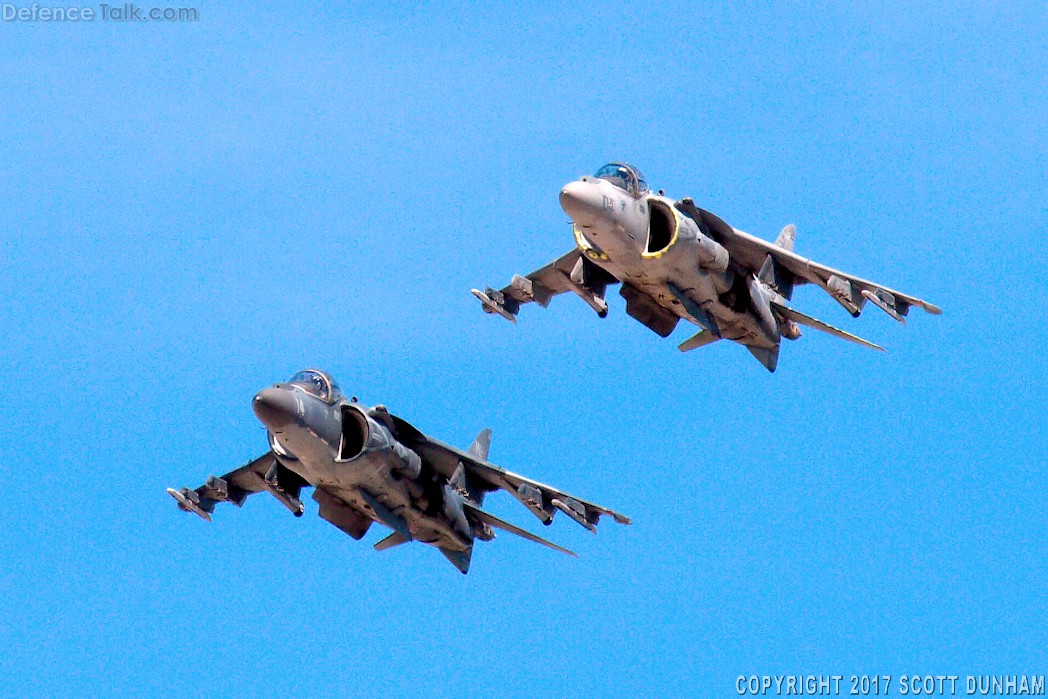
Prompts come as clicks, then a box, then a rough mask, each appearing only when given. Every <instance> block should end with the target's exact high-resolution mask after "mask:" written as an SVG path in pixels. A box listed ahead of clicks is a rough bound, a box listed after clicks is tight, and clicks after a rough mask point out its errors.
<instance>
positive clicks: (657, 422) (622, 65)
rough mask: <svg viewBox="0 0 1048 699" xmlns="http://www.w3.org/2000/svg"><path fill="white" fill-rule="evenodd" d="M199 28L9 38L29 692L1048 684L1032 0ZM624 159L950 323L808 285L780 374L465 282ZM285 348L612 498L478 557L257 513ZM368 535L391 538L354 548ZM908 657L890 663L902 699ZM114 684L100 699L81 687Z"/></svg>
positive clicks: (18, 559)
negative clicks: (1021, 676)
mask: <svg viewBox="0 0 1048 699" xmlns="http://www.w3.org/2000/svg"><path fill="white" fill-rule="evenodd" d="M1000 5H1003V6H1001V7H997V6H994V4H990V3H973V4H969V5H963V6H958V5H956V4H952V3H942V4H932V3H917V4H913V3H896V2H892V3H888V4H887V5H877V6H876V7H874V6H870V7H868V8H861V7H859V8H851V7H848V8H842V7H840V6H835V5H819V4H815V5H811V6H809V7H807V8H805V9H804V10H803V11H799V10H793V9H785V8H783V7H782V6H780V5H776V4H766V3H745V4H743V5H741V6H740V7H737V8H734V9H729V8H725V7H712V6H710V7H696V6H692V5H690V4H680V5H673V4H666V3H658V4H643V3H642V4H636V3H625V4H616V3H607V2H604V3H583V4H581V5H576V6H574V7H572V8H571V9H565V8H563V7H561V6H560V5H557V4H550V5H545V4H541V3H527V4H524V5H522V6H517V7H511V8H499V9H494V8H493V7H489V6H488V4H479V3H478V4H477V5H471V4H453V5H451V4H449V5H441V4H433V3H413V4H411V5H410V6H407V7H401V8H399V9H394V8H387V7H383V6H381V5H380V4H376V3H354V4H353V7H351V8H349V9H341V10H318V9H316V8H311V7H308V6H305V5H299V4H290V5H282V6H280V7H278V8H274V9H258V8H250V9H249V8H247V7H241V8H228V7H220V6H217V5H215V4H212V3H207V4H203V5H198V6H197V7H198V8H199V10H200V15H201V17H200V21H199V22H197V23H192V24H178V25H166V24H162V25H156V24H153V25H148V24H144V25H127V24H115V23H112V22H99V21H96V22H94V23H92V24H81V25H72V24H64V25H63V24H44V23H36V24H25V23H2V24H0V65H3V66H4V75H3V79H2V81H0V130H2V133H3V137H2V138H0V201H2V202H3V211H4V213H3V215H2V216H0V327H2V328H3V329H4V334H3V339H2V340H0V384H2V385H3V386H4V387H5V394H6V400H3V401H0V424H2V425H3V426H4V428H3V435H4V438H3V439H2V440H0V466H2V469H3V473H4V474H5V476H6V477H5V479H4V480H5V490H4V493H3V505H2V507H0V523H2V525H3V530H4V536H3V537H2V541H0V595H2V599H3V600H4V602H3V606H2V613H0V673H2V675H3V676H4V678H5V685H4V689H3V693H8V692H10V693H11V694H29V695H63V694H65V695H68V694H88V693H91V694H94V693H97V692H99V691H102V693H104V694H108V695H136V696H141V695H170V694H171V693H172V692H177V693H179V694H184V695H205V694H207V695H233V694H244V693H247V694H254V695H271V696H285V695H288V694H291V695H299V696H308V695H318V696H375V695H380V694H385V695H390V696H470V695H473V696H492V695H498V696H507V697H510V696H521V697H525V696H528V697H530V696H536V695H538V694H549V695H552V696H567V695H572V694H577V693H579V692H582V691H584V692H585V693H587V694H594V695H595V694H604V695H608V694H610V695H613V696H629V695H641V694H643V695H651V694H655V695H681V694H684V695H719V696H726V695H730V694H733V693H734V688H735V678H736V677H737V676H738V675H740V674H751V673H757V674H764V673H784V672H791V673H835V674H845V675H847V674H850V673H856V672H870V673H882V674H891V675H893V676H895V677H896V678H898V676H899V675H900V674H902V673H920V674H925V673H932V674H961V675H962V676H963V675H964V674H977V673H994V672H997V673H1002V672H1008V673H1044V672H1045V671H1046V670H1048V651H1046V649H1048V622H1046V620H1048V603H1046V599H1048V598H1046V595H1045V590H1046V587H1048V570H1046V564H1045V561H1046V559H1048V543H1046V542H1048V525H1046V517H1045V508H1044V504H1045V495H1046V493H1048V478H1046V476H1045V465H1046V462H1048V436H1046V428H1045V419H1046V413H1045V408H1044V396H1045V392H1046V390H1048V385H1046V384H1048V382H1046V375H1048V366H1046V361H1045V358H1044V348H1045V347H1046V346H1048V330H1046V325H1048V324H1046V321H1048V313H1046V311H1045V308H1046V305H1045V304H1046V301H1048V282H1046V279H1048V275H1046V274H1045V261H1046V258H1045V254H1044V244H1045V231H1046V227H1048V207H1046V201H1048V197H1046V195H1048V187H1046V184H1048V178H1046V155H1048V153H1046V145H1045V144H1046V120H1045V116H1044V115H1045V113H1046V111H1048V89H1046V88H1048V80H1046V77H1045V76H1046V74H1048V71H1046V69H1048V66H1046V61H1045V44H1046V37H1048V31H1046V29H1048V22H1046V15H1045V11H1044V8H1043V6H1041V5H1040V4H1038V3H1002V4H1000ZM613 159H628V160H631V161H633V162H635V163H636V164H637V165H639V166H640V167H641V169H643V170H644V171H645V173H646V174H647V176H648V179H649V182H651V183H652V184H653V185H654V186H655V187H662V188H665V189H666V192H667V193H668V194H670V195H673V196H677V197H683V196H692V197H694V198H695V200H696V201H697V202H698V203H699V204H700V205H702V206H704V207H705V208H708V209H710V210H712V211H714V212H716V213H717V214H718V215H720V216H721V217H723V218H725V219H726V220H727V221H729V222H730V223H732V224H733V225H735V226H736V227H738V228H742V229H744V230H747V231H749V232H751V233H754V234H757V235H760V236H762V237H765V238H773V237H774V236H775V235H776V234H777V233H778V231H779V229H780V228H781V227H782V226H783V225H784V224H786V223H795V224H796V225H797V230H798V234H797V250H798V251H799V252H801V253H802V254H805V255H807V256H810V257H814V258H816V259H818V260H820V261H823V262H826V263H828V264H831V265H834V266H837V267H839V268H842V269H846V270H848V271H851V272H854V273H856V274H859V275H861V276H864V277H866V278H870V279H875V280H878V281H881V282H883V283H885V284H888V285H890V286H893V287H895V288H899V289H902V290H906V291H909V292H911V293H914V294H916V295H918V296H921V297H923V298H926V299H928V300H930V301H932V302H935V303H938V304H939V305H941V306H942V307H943V309H944V314H943V315H942V316H941V317H938V318H936V317H932V316H928V315H925V314H923V313H921V312H920V311H914V312H913V313H912V314H911V316H910V319H909V322H908V324H907V325H906V326H905V327H902V326H899V325H897V324H896V323H895V322H894V321H892V320H891V319H890V318H888V317H887V316H886V315H884V314H882V313H880V312H879V311H877V309H875V308H872V307H870V309H869V310H868V311H867V312H866V313H864V315H863V317H862V318H860V319H858V320H853V319H851V318H850V317H849V316H848V315H847V314H846V313H845V312H844V311H843V309H841V308H840V307H838V306H837V305H836V304H835V303H834V302H833V301H832V300H831V299H829V298H828V297H827V296H826V295H825V294H822V293H821V292H820V291H818V290H817V289H812V288H808V287H805V288H803V289H801V290H799V291H798V293H797V294H796V295H795V298H794V301H795V305H796V306H797V307H798V308H800V309H801V310H804V311H805V312H809V313H811V314H812V315H815V316H817V317H819V318H823V319H825V320H826V321H828V322H831V323H834V324H836V325H839V326H841V327H844V328H845V329H847V330H849V331H852V332H856V333H858V334H860V335H862V336H864V337H868V338H870V339H871V340H873V341H875V342H878V343H880V344H884V345H885V346H887V347H888V350H889V352H888V353H887V354H879V353H875V352H869V351H867V350H863V349H862V348H859V347H856V346H853V345H849V344H847V343H842V342H840V341H838V340H835V339H834V338H831V337H828V336H823V335H820V334H819V333H815V332H807V333H806V334H805V336H804V337H803V338H802V339H801V340H800V341H798V342H796V343H789V344H787V345H786V346H785V347H784V349H783V353H782V357H781V360H780V365H779V371H778V372H777V373H776V374H774V375H769V374H767V373H766V372H765V371H764V369H763V368H762V367H761V366H760V365H759V364H758V363H757V362H755V361H754V360H753V359H752V358H751V357H750V356H749V354H748V353H747V352H745V350H743V349H742V348H740V347H738V346H734V345H731V344H729V343H718V344H717V345H714V346H711V347H707V348H704V349H702V350H700V351H696V352H693V353H689V354H687V355H681V354H680V353H678V352H677V350H676V348H675V345H676V343H677V342H679V341H680V340H681V339H682V338H683V337H685V336H686V335H685V334H684V333H685V331H684V330H683V329H681V330H679V336H677V337H675V338H674V339H673V340H672V341H669V340H666V341H664V340H660V338H658V337H657V336H655V335H654V334H653V333H651V332H650V331H648V330H647V329H646V328H644V327H642V326H641V325H639V324H637V323H635V322H633V321H632V320H630V319H629V318H628V317H626V315H625V312H624V304H623V302H622V300H621V299H620V298H619V297H618V296H617V295H614V296H613V298H612V299H611V307H612V308H611V314H610V316H609V317H608V318H607V319H605V320H599V319H597V318H596V317H595V316H594V315H593V313H592V312H591V311H590V310H589V309H588V308H586V307H585V305H584V304H582V303H581V302H580V301H579V300H578V299H574V298H563V299H558V302H557V303H554V304H552V305H551V307H550V308H549V309H547V310H546V311H541V310H540V309H535V308H527V309H525V310H524V311H523V312H522V313H521V318H520V323H519V325H518V326H517V327H512V326H510V325H509V324H507V323H505V322H503V321H501V320H499V319H497V318H493V317H490V316H486V315H484V314H483V313H481V312H480V310H479V308H478V306H477V304H476V302H475V300H474V299H473V298H472V297H471V296H470V295H469V293H468V290H469V288H470V287H473V286H483V285H485V284H492V285H496V284H501V283H504V282H505V281H507V280H508V279H509V277H510V276H511V275H512V274H513V273H515V272H519V273H525V272H528V271H530V270H532V269H535V268H537V267H539V266H541V265H543V264H545V263H546V262H547V261H549V260H550V259H553V258H554V257H556V256H559V255H560V254H562V253H563V252H565V251H566V250H567V249H569V248H570V246H571V245H572V239H571V235H570V229H569V227H568V225H567V223H566V219H565V216H564V214H563V212H562V211H561V210H560V208H559V206H558V204H557V192H558V190H559V188H560V187H561V186H562V185H563V184H564V183H565V182H567V181H569V180H571V179H573V178H575V177H577V176H579V175H581V174H587V173H590V172H592V171H593V170H595V169H596V168H597V167H598V166H599V165H601V164H602V163H604V162H606V161H608V160H613ZM304 366H320V367H324V368H326V369H328V370H329V371H331V372H332V373H333V374H334V375H335V376H336V377H337V379H338V380H339V382H340V383H341V384H342V386H343V388H344V389H346V390H347V391H348V392H351V393H353V394H356V395H359V396H360V397H361V399H362V400H364V401H365V402H369V403H375V402H384V403H386V404H388V405H389V406H390V409H391V410H393V411H394V412H397V413H399V414H401V415H403V416H404V417H406V418H408V419H409V420H411V421H413V422H414V423H415V424H416V425H418V426H419V427H421V428H422V429H424V430H426V431H427V432H430V433H432V434H434V435H435V436H437V437H439V438H441V439H444V440H446V441H450V442H454V443H457V444H461V445H467V444H469V442H470V440H471V439H472V438H473V436H474V435H475V433H476V432H477V431H479V430H480V429H481V428H483V427H491V428H493V430H494V441H493V447H492V452H491V457H492V459H493V460H494V461H495V462H496V463H499V464H501V465H503V466H506V467H507V468H510V469H513V470H516V471H519V472H523V473H526V474H528V475H530V476H533V477H535V478H537V479H539V480H543V481H546V482H550V483H554V484H556V485H558V486H561V487H563V488H565V489H567V490H570V491H572V492H576V493H578V494H579V495H583V496H586V497H588V498H591V499H593V500H595V501H597V502H600V503H602V504H606V505H608V506H611V507H614V508H616V509H619V510H621V511H623V512H626V513H628V514H630V515H631V516H632V517H633V519H634V521H635V524H634V525H633V526H632V527H618V526H615V525H614V524H611V523H607V524H606V525H604V526H602V528H601V531H600V534H599V536H597V537H593V536H591V535H590V534H588V533H587V532H585V531H584V530H582V529H581V528H579V527H576V526H574V525H573V524H572V523H570V522H566V521H559V520H558V521H557V522H556V523H555V524H554V526H553V527H551V528H549V529H544V528H542V527H541V526H540V525H538V523H537V521H535V520H534V519H533V518H532V517H531V516H530V515H529V514H528V513H527V512H526V511H525V510H523V508H521V507H519V505H517V504H516V503H515V502H514V501H512V500H511V499H510V498H509V497H508V496H503V497H498V498H496V497H492V498H491V499H490V500H489V505H490V508H491V509H492V511H494V512H495V513H496V514H498V515H499V516H503V517H505V518H508V519H511V520H512V521H514V522H517V523H520V524H522V525H524V526H528V527H529V528H531V529H532V530H533V531H538V530H540V529H541V530H542V532H541V533H542V534H543V535H546V536H549V537H550V538H553V539H554V540H556V541H557V542H558V543H561V544H563V545H566V546H569V547H570V548H573V549H575V550H577V551H578V552H579V553H580V555H581V558H579V559H578V560H573V559H568V558H564V557H560V556H558V555H557V554H555V553H553V552H550V551H548V550H545V549H543V548H541V547H537V546H535V545H533V544H530V543H528V542H526V541H523V540H517V539H513V538H512V537H508V536H501V537H499V538H498V539H497V540H496V541H495V542H493V543H491V544H486V545H482V546H479V547H478V550H477V552H476V553H475V555H474V558H473V569H472V570H471V572H470V574H469V575H468V576H465V577H464V576H461V575H460V574H459V573H457V572H456V571H455V570H454V569H453V568H452V567H451V566H449V565H448V564H447V563H446V562H445V561H444V560H443V559H442V558H441V557H440V556H439V554H438V553H437V552H436V551H434V550H433V549H431V548H429V547H424V546H405V547H399V548H397V549H395V550H393V551H388V552H385V553H381V554H380V553H376V552H374V551H372V550H371V549H370V544H371V543H374V541H376V540H377V539H378V538H379V535H378V534H377V533H372V534H370V535H369V536H368V538H367V539H366V540H365V541H363V542H359V543H358V542H354V541H353V540H351V539H349V538H348V537H346V536H345V535H343V534H342V533H341V532H339V531H338V530H336V529H334V528H333V527H331V526H329V525H327V524H326V523H324V522H323V521H321V520H320V519H319V518H317V517H316V516H315V512H314V509H313V507H314V504H313V503H312V501H309V502H308V505H309V506H310V507H309V511H308V512H307V516H306V517H304V518H302V519H300V520H297V519H294V518H293V517H290V516H289V515H288V513H287V511H286V510H284V509H283V507H281V506H280V505H279V504H278V503H277V502H276V501H275V500H272V499H267V498H264V497H258V498H255V499H253V500H252V501H250V502H249V503H248V505H247V506H246V507H245V508H244V509H243V510H239V511H238V510H235V509H234V508H228V507H227V508H223V509H222V511H219V512H218V513H216V517H215V522H214V524H213V525H206V524H204V523H203V522H201V521H199V520H197V519H196V518H193V517H189V516H185V515H183V514H181V513H179V512H178V511H177V510H176V509H175V506H174V503H173V502H172V501H171V499H170V498H168V497H167V495H166V494H165V493H164V488H165V487H166V486H180V485H197V484H198V483H200V482H202V479H203V478H204V477H206V476H207V475H208V474H209V473H223V472H225V471H227V470H230V469H232V468H234V467H236V466H238V465H240V464H241V463H243V462H245V461H247V460H248V459H251V458H253V457H254V456H257V455H258V454H259V453H260V452H261V451H262V450H264V449H265V436H264V433H263V431H262V430H261V428H260V426H259V425H258V423H257V422H256V420H255V418H254V416H253V414H252V412H251V410H250V399H251V396H252V395H253V393H254V392H255V391H256V390H258V389H259V388H261V387H263V386H266V385H268V384H271V383H273V382H275V381H279V380H283V379H285V378H287V377H288V376H290V375H291V374H292V373H293V372H294V371H296V370H298V369H300V368H302V367H304ZM376 532H377V529H376ZM897 681H898V680H897V679H896V682H897ZM103 690H104V691H103Z"/></svg>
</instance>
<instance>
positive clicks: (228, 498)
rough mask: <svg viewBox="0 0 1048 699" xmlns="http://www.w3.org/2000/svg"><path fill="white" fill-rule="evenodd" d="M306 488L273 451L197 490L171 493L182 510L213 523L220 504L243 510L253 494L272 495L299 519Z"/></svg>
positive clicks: (169, 491) (172, 490)
mask: <svg viewBox="0 0 1048 699" xmlns="http://www.w3.org/2000/svg"><path fill="white" fill-rule="evenodd" d="M303 485H308V483H306V482H305V481H304V480H302V478H301V477H300V476H299V475H298V474H296V473H294V472H292V471H289V470H288V469H286V468H284V467H283V466H282V465H281V464H280V463H279V462H278V461H277V460H276V457H275V456H273V452H266V453H265V454H263V455H262V456H260V457H258V458H257V459H255V460H254V461H251V462H249V463H247V464H244V465H243V466H241V467H240V468H238V469H236V470H235V471H230V472H229V473H227V474H226V475H224V476H222V477H221V478H219V477H216V476H209V477H208V479H207V481H206V482H205V483H204V485H202V486H200V487H199V488H196V489H195V490H190V489H189V488H182V489H181V490H175V489H174V488H168V489H167V492H168V494H169V495H170V496H171V497H173V498H174V499H175V500H176V501H178V507H179V509H181V510H184V511H186V512H192V513H194V514H196V515H199V516H200V517H203V518H204V519H206V520H207V521H209V522H210V521H211V513H212V512H214V510H215V505H216V504H217V503H220V502H231V503H233V504H234V505H236V506H237V507H242V506H243V505H244V501H245V500H247V497H248V496H249V495H252V494H253V493H260V492H262V491H268V492H270V493H271V494H272V495H273V497H275V498H276V499H277V500H279V501H280V503H281V504H283V505H284V506H285V507H287V508H288V509H289V510H291V512H292V513H294V514H295V516H296V517H298V516H301V515H302V512H303V511H304V510H305V508H304V507H303V506H302V502H301V501H300V500H299V499H298V495H299V492H300V491H301V490H302V486H303Z"/></svg>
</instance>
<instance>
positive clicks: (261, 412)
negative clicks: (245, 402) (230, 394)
mask: <svg viewBox="0 0 1048 699" xmlns="http://www.w3.org/2000/svg"><path fill="white" fill-rule="evenodd" d="M251 407H252V409H254V411H255V415H256V416H257V417H258V419H259V420H261V421H262V424H263V425H265V426H266V427H268V428H269V429H270V430H273V431H279V430H281V429H283V428H284V427H285V426H286V425H289V424H291V423H292V422H294V421H295V419H296V418H297V417H298V401H296V400H295V397H294V396H292V395H291V392H290V391H288V390H286V389H283V388H264V389H262V390H261V391H259V392H258V393H257V394H256V395H255V399H254V400H253V401H251Z"/></svg>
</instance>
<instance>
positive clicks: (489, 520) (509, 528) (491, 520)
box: [462, 502, 578, 558]
mask: <svg viewBox="0 0 1048 699" xmlns="http://www.w3.org/2000/svg"><path fill="white" fill-rule="evenodd" d="M462 506H463V507H464V508H465V510H466V512H468V513H469V514H470V515H472V516H473V517H474V518H475V519H477V520H478V521H480V522H484V523H485V524H487V525H490V526H492V527H495V528H496V529H501V530H502V531H504V532H509V533H510V534H516V535H517V536H519V537H521V538H523V539H527V540H528V541H534V542H535V543H536V544H542V545H543V546H546V547H547V548H551V549H553V550H554V551H560V552H561V553H566V554H568V555H569V556H575V557H576V558H578V554H576V553H575V552H574V551H569V550H568V549H566V548H563V547H561V546H557V545H556V544H554V543H553V542H552V541H546V540H545V539H543V538H542V537H539V536H535V535H534V534H532V533H531V532H529V531H527V530H524V529H521V528H520V527H518V526H516V525H513V524H510V523H509V522H507V521H505V520H501V519H499V518H498V517H496V516H495V515H493V514H489V513H487V512H485V511H484V510H481V509H480V508H478V507H473V506H472V505H470V504H469V503H468V502H464V503H462Z"/></svg>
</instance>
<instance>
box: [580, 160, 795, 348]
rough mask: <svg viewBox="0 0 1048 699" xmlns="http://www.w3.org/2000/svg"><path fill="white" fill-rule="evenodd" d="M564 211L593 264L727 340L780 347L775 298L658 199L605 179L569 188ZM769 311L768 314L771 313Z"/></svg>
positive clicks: (584, 180)
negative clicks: (772, 306) (709, 318)
mask: <svg viewBox="0 0 1048 699" xmlns="http://www.w3.org/2000/svg"><path fill="white" fill-rule="evenodd" d="M560 204H561V207H562V208H563V209H564V211H565V213H567V214H568V216H570V217H571V219H572V222H573V231H574V235H575V243H576V245H577V246H578V248H579V249H580V250H581V251H582V253H583V254H584V255H585V256H586V259H588V260H589V261H590V262H592V263H593V264H595V265H597V266H598V267H600V268H601V269H603V270H605V271H606V272H608V273H609V274H611V275H612V276H614V277H615V278H616V279H618V280H620V281H622V282H623V284H624V285H629V286H632V287H635V288H636V289H638V290H640V291H642V292H644V293H645V294H647V295H648V296H650V297H651V298H652V299H654V300H655V301H656V302H657V303H658V304H659V305H660V306H662V307H663V308H664V309H666V310H668V311H670V312H671V313H673V314H675V315H676V316H679V317H681V318H684V319H685V320H688V321H690V322H692V323H694V324H696V325H699V326H701V327H707V326H709V325H710V323H709V322H708V321H707V319H706V318H705V317H704V314H709V316H712V318H713V320H714V321H715V326H716V328H717V331H718V332H719V334H720V336H721V337H724V338H726V339H730V340H736V341H739V342H742V343H744V344H747V345H750V346H754V347H767V348H772V347H775V346H776V345H778V343H779V337H780V332H779V327H778V324H777V323H776V321H775V319H774V318H773V317H772V315H771V310H770V308H768V304H767V299H768V297H769V295H770V294H773V293H774V292H771V291H770V290H769V289H767V288H766V287H765V285H763V284H762V283H760V282H759V281H758V280H757V278H756V277H755V276H754V275H753V274H752V273H748V272H740V271H737V270H735V269H734V267H733V265H732V264H731V261H730V259H729V256H728V253H727V251H726V250H725V249H724V248H723V247H721V246H720V245H719V244H718V243H716V242H715V241H713V240H712V239H711V238H710V237H708V236H706V235H704V234H703V232H702V231H701V230H700V229H699V226H698V225H697V224H696V223H695V221H693V220H692V219H691V218H689V217H688V216H685V215H684V214H683V213H681V212H680V211H679V210H678V209H677V208H676V207H675V202H674V201H673V200H672V199H670V198H668V197H665V196H662V195H660V194H655V193H652V192H650V191H643V192H641V193H638V194H636V195H635V194H632V193H630V192H627V191H626V190H624V189H622V188H621V187H618V186H616V185H615V184H613V183H612V182H610V181H608V180H606V179H603V178H600V177H589V176H587V177H582V178H580V179H578V180H576V181H574V182H570V183H568V184H567V185H566V186H565V187H564V188H563V190H561V193H560ZM765 309H766V310H765Z"/></svg>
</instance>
